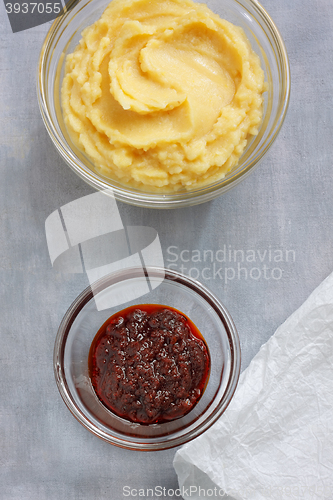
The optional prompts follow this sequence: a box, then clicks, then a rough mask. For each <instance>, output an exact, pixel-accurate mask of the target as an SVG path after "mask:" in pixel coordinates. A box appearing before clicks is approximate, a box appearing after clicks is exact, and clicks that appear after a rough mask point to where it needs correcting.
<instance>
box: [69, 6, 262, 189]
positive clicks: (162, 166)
mask: <svg viewBox="0 0 333 500" xmlns="http://www.w3.org/2000/svg"><path fill="white" fill-rule="evenodd" d="M264 90H265V83H264V73H263V71H262V69H261V67H260V60H259V57H258V56H257V54H255V53H254V51H253V50H252V48H251V46H250V43H249V41H248V40H247V38H246V36H245V34H244V32H243V30H242V29H241V28H239V27H236V26H234V25H232V24H231V23H229V22H227V21H225V20H222V19H220V18H219V17H218V16H217V15H215V14H214V13H213V12H211V11H210V10H209V9H208V7H207V6H205V5H203V4H197V3H194V2H192V0H154V1H150V0H113V1H112V2H111V3H110V5H109V6H108V8H107V9H106V10H105V12H104V13H103V15H102V17H101V18H100V19H99V20H98V21H96V22H95V23H94V24H93V25H92V26H90V27H88V28H86V29H85V30H84V31H83V33H82V39H81V41H80V43H79V45H78V46H77V47H76V49H75V51H74V52H73V53H72V54H69V55H68V56H67V59H66V67H65V77H64V79H63V84H62V95H61V97H62V108H63V115H64V120H65V124H66V127H67V129H68V131H69V133H70V135H71V137H72V139H73V140H74V142H75V143H76V144H77V146H78V147H79V148H80V149H81V150H82V151H84V152H85V154H86V155H87V156H88V157H89V158H90V160H91V161H92V162H93V164H94V165H95V168H96V170H97V171H98V172H99V173H101V174H102V175H105V176H107V177H111V178H113V179H115V180H117V181H119V182H120V183H122V184H125V185H130V186H133V187H136V188H139V189H143V190H146V191H166V192H170V191H171V192H174V191H178V190H181V189H183V190H184V189H185V190H191V189H193V188H196V187H200V186H202V185H206V184H208V183H212V182H214V181H217V180H219V179H221V178H223V177H224V176H225V175H226V173H227V172H229V171H230V170H231V169H232V168H233V167H234V166H235V165H236V164H237V162H238V160H239V158H240V156H241V155H242V153H243V151H244V149H245V147H246V144H247V140H248V138H249V137H250V136H251V135H255V134H257V133H258V127H259V125H260V123H261V120H262V103H263V96H262V94H263V92H264Z"/></svg>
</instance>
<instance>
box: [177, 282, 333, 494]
mask: <svg viewBox="0 0 333 500" xmlns="http://www.w3.org/2000/svg"><path fill="white" fill-rule="evenodd" d="M174 467H175V470H176V472H177V474H178V479H179V486H180V490H181V492H182V495H183V497H184V498H185V499H187V498H191V499H192V500H198V499H200V500H202V499H208V498H210V499H211V498H224V500H226V499H228V498H233V499H236V500H268V499H269V500H270V499H272V500H275V499H276V500H287V499H288V500H289V499H292V500H294V499H299V500H300V499H302V500H310V499H311V500H332V499H333V273H332V274H331V275H330V276H329V277H328V278H327V279H326V280H325V281H324V282H323V283H321V285H320V286H319V287H318V288H317V289H316V290H315V291H314V292H313V293H312V294H311V295H310V297H309V298H308V299H307V300H306V302H305V303H304V304H303V305H302V306H301V307H300V308H299V309H298V310H297V311H296V312H295V313H293V314H292V315H291V316H290V317H289V318H288V319H287V321H286V322H285V323H284V324H282V325H281V326H280V327H279V328H278V329H277V331H276V332H275V334H274V335H273V336H272V337H271V339H270V340H269V341H268V342H267V343H266V344H265V345H263V346H262V348H261V349H260V351H259V352H258V354H257V355H256V356H255V357H254V359H253V360H252V362H251V363H250V365H249V367H248V368H247V369H246V370H245V371H244V372H243V373H242V375H241V378H240V382H239V386H238V388H237V390H236V394H235V396H234V399H233V400H232V402H231V404H230V406H229V408H228V409H227V410H226V412H225V414H224V415H222V417H221V418H220V419H219V421H218V422H217V423H216V424H214V426H213V427H211V428H210V429H209V430H208V431H207V432H206V433H204V434H203V435H202V436H200V437H199V438H197V439H196V440H194V441H192V442H191V443H188V444H187V445H185V446H183V447H182V448H180V449H179V450H178V451H177V453H176V456H175V459H174Z"/></svg>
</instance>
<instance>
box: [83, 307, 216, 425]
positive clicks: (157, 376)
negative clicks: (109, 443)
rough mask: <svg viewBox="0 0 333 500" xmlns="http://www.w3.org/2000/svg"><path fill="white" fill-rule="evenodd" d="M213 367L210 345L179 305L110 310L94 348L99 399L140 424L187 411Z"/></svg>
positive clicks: (92, 376) (92, 367) (93, 368)
mask: <svg viewBox="0 0 333 500" xmlns="http://www.w3.org/2000/svg"><path fill="white" fill-rule="evenodd" d="M209 371H210V356H209V351H208V348H207V345H206V343H205V341H204V339H203V337H202V335H201V333H200V332H199V330H198V329H197V328H196V326H195V325H194V324H193V323H192V321H191V320H190V319H189V318H187V317H186V316H185V315H184V314H182V313H181V312H180V311H177V310H176V309H174V308H171V307H168V306H163V305H157V304H143V305H139V306H137V305H136V306H131V307H128V308H126V309H123V310H122V311H120V312H118V313H116V314H114V315H113V316H111V317H110V318H109V319H108V320H107V321H106V322H105V323H104V325H103V326H102V327H101V328H100V330H99V331H98V332H97V334H96V336H95V338H94V340H93V342H92V344H91V347H90V352H89V375H90V379H91V383H92V386H93V388H94V390H95V393H96V395H97V396H98V398H99V399H100V401H101V402H102V403H103V404H104V405H105V406H106V407H107V408H108V409H109V410H110V411H112V412H113V413H115V414H116V415H118V416H119V417H122V418H124V419H126V420H129V421H131V422H136V423H140V424H154V423H155V424H156V423H163V422H168V421H170V420H174V419H177V418H180V417H182V416H184V415H185V414H187V413H188V412H189V411H190V410H192V408H193V407H194V406H195V405H196V403H197V402H198V401H199V399H200V397H201V395H202V394H203V392H204V389H205V387H206V385H207V382H208V378H209Z"/></svg>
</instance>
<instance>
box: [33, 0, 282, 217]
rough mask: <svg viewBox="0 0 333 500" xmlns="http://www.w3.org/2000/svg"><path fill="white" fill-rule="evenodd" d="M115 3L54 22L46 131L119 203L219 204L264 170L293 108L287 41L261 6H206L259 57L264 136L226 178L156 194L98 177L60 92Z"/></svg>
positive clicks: (45, 58) (89, 1)
mask: <svg viewBox="0 0 333 500" xmlns="http://www.w3.org/2000/svg"><path fill="white" fill-rule="evenodd" d="M109 3H110V0H80V1H79V2H78V3H76V4H75V3H74V7H73V8H72V9H70V10H69V11H67V12H66V13H65V14H64V15H62V16H61V17H59V18H58V19H56V20H55V21H54V23H53V24H52V26H51V29H50V31H49V33H48V35H47V36H46V39H45V41H44V45H43V47H42V51H41V54H40V58H39V66H38V82H37V87H38V88H37V94H38V101H39V107H40V111H41V114H42V118H43V120H44V124H45V126H46V129H47V131H48V133H49V135H50V137H51V139H52V141H53V143H54V145H55V147H56V149H57V150H58V152H59V154H60V156H61V157H62V158H63V159H64V160H65V162H66V163H67V164H68V165H69V167H71V168H72V169H73V170H74V171H75V172H76V173H77V174H78V175H79V176H80V177H81V178H82V179H84V180H85V181H86V182H87V183H88V184H90V185H91V186H93V187H94V188H96V189H100V190H104V189H110V188H111V189H112V190H113V192H114V196H115V198H116V199H117V200H119V201H123V202H125V203H130V204H132V205H137V206H142V207H150V208H178V207H183V206H191V205H196V204H199V203H203V202H206V201H209V200H212V199H214V198H216V197H217V196H219V195H221V194H222V193H224V192H226V191H228V190H229V189H230V188H232V187H233V186H235V185H237V184H238V183H239V182H240V181H241V180H242V179H245V178H246V177H247V176H248V174H249V173H250V172H251V171H252V170H253V169H254V168H255V167H256V166H257V165H258V164H259V162H260V161H261V160H262V158H263V156H264V155H265V153H266V152H267V151H268V149H269V148H270V147H271V145H272V144H273V142H274V140H275V139H276V137H277V134H278V132H279V130H280V128H281V125H282V123H283V121H284V118H285V115H286V111H287V108H288V102H289V93H290V73H289V62H288V56H287V52H286V49H285V46H284V43H283V40H282V38H281V36H280V34H279V32H278V30H277V28H276V26H275V24H274V22H273V21H272V19H271V18H270V17H269V15H268V14H267V12H266V11H265V10H264V9H263V7H262V6H261V5H260V4H259V3H258V2H257V1H256V0H206V4H207V6H208V7H209V8H211V10H212V11H213V12H215V13H216V14H218V15H220V17H221V18H224V19H227V20H228V21H230V22H232V23H233V24H235V25H238V26H241V27H242V28H243V29H244V31H245V33H246V35H247V37H248V39H249V40H250V43H251V45H252V48H253V49H254V51H255V52H256V53H257V54H258V55H259V57H260V60H261V65H262V68H263V70H264V72H265V80H266V82H267V83H268V90H267V92H265V93H264V114H263V120H262V123H261V127H260V130H259V134H258V135H257V136H255V137H254V138H253V139H252V140H250V141H249V143H248V145H247V148H246V150H245V152H244V154H243V155H242V157H241V158H240V160H239V163H238V165H237V166H236V167H235V168H234V169H233V170H232V171H231V172H230V173H229V174H227V175H226V177H225V178H223V179H221V180H220V181H218V182H214V183H213V184H209V185H206V186H204V187H200V188H195V189H193V190H191V191H185V190H184V191H179V192H177V193H174V194H170V193H167V192H166V193H160V192H159V193H152V192H146V191H141V190H138V189H135V188H130V187H127V186H124V185H122V184H120V183H119V182H117V181H116V180H112V179H110V178H107V177H104V176H102V175H101V174H98V173H97V171H96V170H95V169H94V165H93V164H92V163H91V161H90V160H89V159H88V158H87V157H86V156H85V155H84V154H83V153H82V151H80V150H78V149H77V147H76V146H75V145H74V144H73V143H72V141H71V139H70V137H69V135H68V133H67V131H66V127H65V124H64V120H63V116H62V111H61V105H60V88H61V83H62V79H63V73H64V60H65V57H66V55H67V54H69V53H71V52H72V51H73V50H74V48H75V47H76V45H77V44H78V42H79V40H80V38H81V32H82V30H83V29H84V28H85V27H87V26H89V25H91V24H93V23H94V22H95V21H96V20H97V19H99V18H100V16H101V15H102V13H103V11H104V10H105V8H106V7H107V5H108V4H109Z"/></svg>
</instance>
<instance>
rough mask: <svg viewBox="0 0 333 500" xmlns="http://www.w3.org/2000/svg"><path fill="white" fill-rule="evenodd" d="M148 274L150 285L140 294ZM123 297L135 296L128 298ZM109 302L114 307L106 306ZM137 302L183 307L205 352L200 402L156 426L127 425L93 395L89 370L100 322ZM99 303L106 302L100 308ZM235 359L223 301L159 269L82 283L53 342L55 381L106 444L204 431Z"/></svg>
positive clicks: (219, 406) (169, 441) (140, 445)
mask: <svg viewBox="0 0 333 500" xmlns="http://www.w3.org/2000/svg"><path fill="white" fill-rule="evenodd" d="M147 280H148V281H149V287H150V289H151V291H150V292H149V293H148V294H147V293H146V294H145V295H143V296H141V297H140V295H141V292H142V293H144V290H145V289H146V288H145V287H146V286H147ZM129 296H132V297H134V296H136V297H139V298H137V299H134V300H130V301H127V302H126V298H127V297H129ZM121 298H123V301H122V300H121ZM121 302H122V303H123V305H120V303H121ZM113 303H117V306H116V307H112V304H113ZM143 303H150V304H163V305H166V306H171V307H174V308H176V309H178V310H179V311H181V312H183V313H184V314H185V315H186V316H187V317H189V318H190V319H191V320H192V321H193V322H194V324H195V325H196V326H197V327H198V328H199V330H200V332H201V333H202V335H203V337H204V339H205V341H206V344H207V346H208V349H209V352H210V358H211V359H210V361H211V368H210V375H209V380H208V384H207V386H206V388H205V391H204V393H203V395H202V397H201V398H200V400H199V402H198V403H197V404H196V406H194V408H193V409H192V410H191V411H190V412H189V413H188V414H186V415H185V416H183V417H181V418H179V419H177V420H173V421H171V422H167V423H162V424H152V425H141V424H137V423H131V422H129V421H127V420H125V419H123V418H120V417H118V416H117V415H115V414H114V413H112V412H111V411H109V410H108V409H107V408H106V407H105V406H104V405H103V404H102V403H101V402H100V401H99V399H98V398H97V396H96V394H95V392H94V389H93V387H92V384H91V381H90V377H89V372H88V354H89V348H90V346H91V343H92V341H93V339H94V337H95V335H96V333H97V331H98V330H99V328H100V327H101V326H102V325H103V324H104V322H105V321H106V320H107V318H109V317H110V316H111V315H112V314H114V313H115V312H117V311H119V310H121V309H123V308H124V307H127V306H130V305H134V304H143ZM97 304H99V309H100V310H98V307H97ZM101 304H104V305H105V304H107V305H108V306H111V307H107V308H103V307H102V308H101V307H100V306H101ZM240 362H241V356H240V345H239V339H238V334H237V331H236V328H235V326H234V323H233V321H232V319H231V317H230V315H229V314H228V312H227V310H226V309H225V307H224V306H223V305H222V304H221V303H220V302H219V301H218V299H217V298H216V297H215V296H214V295H213V294H212V293H211V292H210V291H209V290H208V289H207V288H205V287H204V286H203V285H201V284H200V283H198V282H197V281H194V280H193V279H191V278H188V277H186V276H184V275H182V274H179V273H178V272H175V271H170V270H166V269H163V268H147V269H146V270H145V272H143V270H142V268H131V269H125V270H122V271H117V272H115V273H112V274H110V275H108V276H106V277H104V278H102V279H101V280H99V281H97V282H96V283H95V284H94V285H93V286H92V287H89V288H87V289H86V290H85V291H84V292H82V293H81V295H79V297H77V299H76V300H75V301H74V302H73V304H72V305H71V306H70V308H69V309H68V311H67V313H66V314H65V316H64V318H63V320H62V322H61V324H60V327H59V330H58V334H57V337H56V341H55V348H54V370H55V377H56V381H57V385H58V388H59V391H60V394H61V396H62V398H63V400H64V402H65V403H66V405H67V407H68V408H69V410H70V411H71V412H72V414H73V415H74V416H75V417H76V418H77V420H78V421H79V422H81V424H83V425H84V427H86V428H87V429H88V430H89V431H91V432H92V433H93V434H95V435H96V436H98V437H100V438H102V439H104V440H105V441H107V442H109V443H112V444H114V445H117V446H120V447H123V448H128V449H132V450H142V451H154V450H163V449H168V448H172V447H174V446H178V445H181V444H183V443H186V442H188V441H190V440H191V439H194V438H195V437H197V436H199V435H200V434H201V433H203V432H204V431H205V430H206V429H208V428H209V427H210V426H211V425H212V424H213V423H214V422H215V421H216V420H217V419H218V418H219V417H220V415H222V413H223V412H224V411H225V409H226V408H227V406H228V405H229V403H230V401H231V399H232V397H233V394H234V392H235V389H236V386H237V382H238V378H239V372H240Z"/></svg>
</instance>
